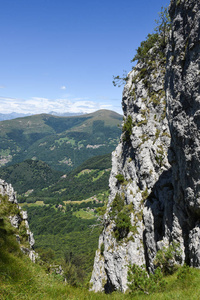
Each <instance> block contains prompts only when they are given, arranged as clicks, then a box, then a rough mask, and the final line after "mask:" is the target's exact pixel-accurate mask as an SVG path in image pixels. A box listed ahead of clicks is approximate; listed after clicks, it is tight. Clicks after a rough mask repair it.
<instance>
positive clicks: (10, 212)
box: [0, 179, 38, 262]
mask: <svg viewBox="0 0 200 300" xmlns="http://www.w3.org/2000/svg"><path fill="white" fill-rule="evenodd" d="M0 195H1V196H2V199H0V205H1V204H2V208H1V210H2V209H3V210H4V212H3V211H1V213H3V218H8V219H9V220H10V223H11V225H12V226H13V227H15V228H16V232H17V233H16V239H17V241H18V242H19V244H20V248H21V250H22V252H23V253H25V254H27V255H28V256H29V257H30V259H31V260H32V261H33V262H35V260H36V258H37V256H38V255H37V253H35V251H34V249H33V246H34V244H35V240H34V237H33V233H32V232H31V231H30V230H29V224H28V215H27V212H26V211H23V210H22V209H21V207H20V206H19V205H18V203H17V197H16V193H15V192H14V189H13V187H12V185H11V184H8V183H7V182H5V181H4V180H1V179H0ZM3 218H2V221H3Z"/></svg>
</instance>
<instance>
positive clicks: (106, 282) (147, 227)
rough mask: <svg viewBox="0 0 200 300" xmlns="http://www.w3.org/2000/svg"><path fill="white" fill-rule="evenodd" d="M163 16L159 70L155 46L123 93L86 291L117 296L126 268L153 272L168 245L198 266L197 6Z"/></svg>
mask: <svg viewBox="0 0 200 300" xmlns="http://www.w3.org/2000/svg"><path fill="white" fill-rule="evenodd" d="M170 16H171V18H172V30H171V33H170V39H169V44H168V46H167V64H166V65H165V59H164V57H163V56H162V55H161V53H160V52H159V51H157V47H158V45H156V44H155V46H154V47H153V48H152V49H150V50H149V52H148V58H149V59H147V58H146V59H145V60H142V61H139V62H138V64H137V65H136V67H135V68H134V69H133V71H132V72H130V73H129V75H128V81H127V84H126V85H125V88H124V92H123V99H122V106H123V111H124V122H123V128H122V132H123V133H122V136H121V140H120V143H119V145H118V147H117V148H116V150H115V151H114V152H113V156H112V172H111V176H110V182H109V184H110V190H111V193H110V197H109V201H108V205H107V211H106V213H105V216H104V223H103V231H102V234H101V236H100V238H99V248H98V250H97V252H96V257H95V261H94V269H93V274H92V278H91V290H94V291H103V290H105V291H107V292H109V291H113V290H121V291H125V290H126V289H127V271H128V265H129V264H133V263H135V264H137V265H140V266H141V265H146V268H147V270H148V271H150V272H152V271H154V259H155V256H156V253H157V251H158V250H160V249H162V247H164V246H169V245H170V244H171V243H172V242H175V243H177V245H179V249H180V253H179V257H176V260H177V261H178V262H179V263H180V264H182V263H184V262H186V263H189V264H190V265H191V266H196V267H200V251H199V247H200V161H199V160H200V142H199V141H200V133H199V132H200V131H199V129H200V128H199V127H200V57H199V55H200V54H199V53H200V51H199V45H200V43H199V41H200V40H199V35H200V28H199V22H200V3H199V1H196V0H175V1H171V4H170ZM165 51H166V49H163V51H162V52H163V53H164V52H165ZM164 81H165V83H164ZM164 85H165V90H166V95H165V92H164ZM166 101H167V114H168V120H167V119H166V116H165V112H166ZM168 122H169V125H168ZM170 133H171V136H172V138H171V137H170ZM167 153H168V155H167ZM168 158H169V161H168Z"/></svg>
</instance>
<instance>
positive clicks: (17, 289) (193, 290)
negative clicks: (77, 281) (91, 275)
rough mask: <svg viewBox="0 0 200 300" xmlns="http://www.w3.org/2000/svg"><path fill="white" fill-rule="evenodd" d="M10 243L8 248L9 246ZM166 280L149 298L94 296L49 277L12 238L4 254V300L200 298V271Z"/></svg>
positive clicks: (0, 278) (0, 287) (0, 274)
mask: <svg viewBox="0 0 200 300" xmlns="http://www.w3.org/2000/svg"><path fill="white" fill-rule="evenodd" d="M5 243H6V245H5ZM177 274H180V271H177V272H176V273H175V274H174V275H170V276H168V277H166V278H165V281H166V286H165V289H164V290H163V291H162V292H159V293H156V292H155V293H152V294H150V295H145V294H144V293H142V292H141V293H140V294H137V295H134V294H122V293H119V292H114V293H112V294H110V295H105V294H103V293H97V294H95V293H92V292H89V291H88V289H87V288H83V287H79V288H75V287H71V286H70V285H68V284H67V283H65V282H64V281H63V278H62V277H61V276H60V275H56V274H53V273H52V274H47V273H46V271H45V270H44V269H43V267H42V266H41V265H39V264H33V263H31V262H30V260H29V258H28V257H25V256H24V255H22V253H21V251H20V250H19V246H17V245H16V244H15V242H14V240H13V237H12V236H9V237H7V240H6V241H5V240H4V245H3V247H2V240H1V251H0V299H2V300H3V299H80V300H82V299H91V300H92V299H94V300H98V299H99V300H100V299H102V300H103V299H115V300H120V299H122V300H123V299H127V300H128V299H138V300H140V299H154V300H160V299H161V300H162V299H170V300H171V299H191V300H192V299H194V300H196V299H199V294H200V284H199V282H200V270H198V269H190V272H188V273H184V272H183V275H182V276H177Z"/></svg>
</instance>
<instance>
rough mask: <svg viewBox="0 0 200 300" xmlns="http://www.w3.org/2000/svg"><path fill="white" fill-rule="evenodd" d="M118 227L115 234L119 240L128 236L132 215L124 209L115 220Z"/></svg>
mask: <svg viewBox="0 0 200 300" xmlns="http://www.w3.org/2000/svg"><path fill="white" fill-rule="evenodd" d="M115 224H116V227H115V229H114V234H115V237H116V239H117V240H121V239H123V238H124V237H126V236H127V235H128V233H129V231H130V228H131V221H130V217H129V216H128V215H127V214H126V213H124V212H123V211H121V212H119V213H118V215H117V218H116V221H115Z"/></svg>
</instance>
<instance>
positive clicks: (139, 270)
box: [127, 264, 165, 294]
mask: <svg viewBox="0 0 200 300" xmlns="http://www.w3.org/2000/svg"><path fill="white" fill-rule="evenodd" d="M127 279H128V282H129V283H128V287H129V288H130V290H131V292H132V293H133V294H138V293H144V294H149V293H152V292H155V291H161V290H162V289H163V288H164V286H165V281H164V280H163V275H162V272H161V270H160V268H157V269H156V270H155V273H154V274H148V273H147V271H146V270H145V268H144V266H142V267H139V266H137V265H136V264H133V265H129V270H128V276H127Z"/></svg>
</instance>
